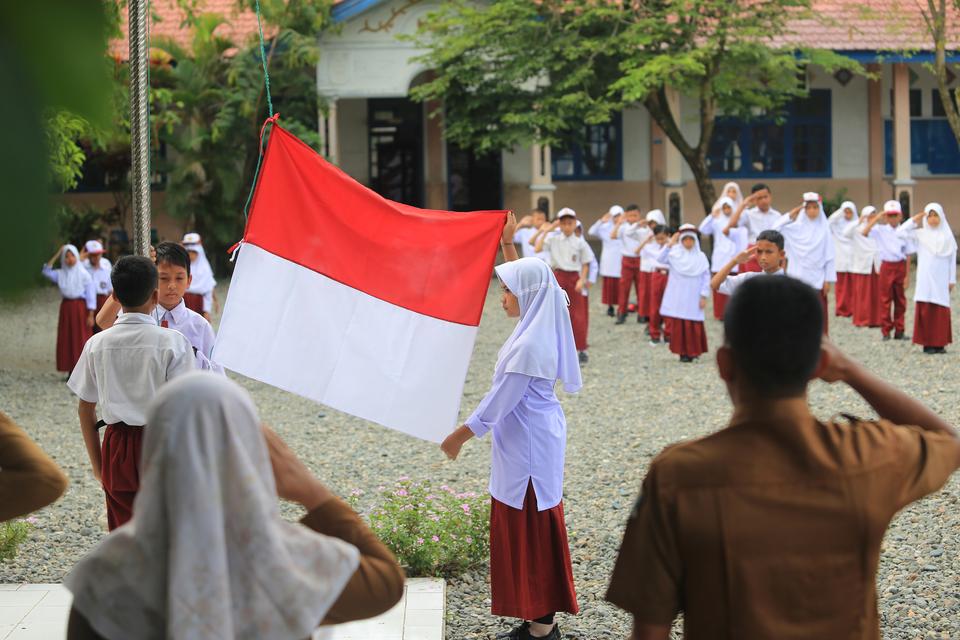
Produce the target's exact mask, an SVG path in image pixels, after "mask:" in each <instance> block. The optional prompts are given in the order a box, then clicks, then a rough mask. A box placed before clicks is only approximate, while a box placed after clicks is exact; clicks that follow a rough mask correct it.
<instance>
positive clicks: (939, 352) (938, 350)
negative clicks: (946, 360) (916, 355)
mask: <svg viewBox="0 0 960 640" xmlns="http://www.w3.org/2000/svg"><path fill="white" fill-rule="evenodd" d="M933 352H934V353H935V354H937V355H941V356H942V355H946V353H947V348H946V347H934V348H933Z"/></svg>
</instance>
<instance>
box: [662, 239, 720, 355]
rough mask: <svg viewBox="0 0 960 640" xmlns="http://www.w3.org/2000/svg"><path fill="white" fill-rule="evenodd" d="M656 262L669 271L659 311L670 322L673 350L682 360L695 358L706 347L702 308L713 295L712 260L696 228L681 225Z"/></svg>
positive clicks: (671, 346)
mask: <svg viewBox="0 0 960 640" xmlns="http://www.w3.org/2000/svg"><path fill="white" fill-rule="evenodd" d="M657 262H658V263H660V264H664V265H666V266H667V270H668V271H669V275H668V277H667V288H666V290H664V292H663V302H662V303H661V304H660V315H662V316H663V317H664V320H665V322H667V323H669V327H670V332H669V335H670V351H672V352H673V353H675V354H677V355H679V356H680V362H693V361H694V360H696V359H697V358H698V357H699V356H700V355H701V354H703V353H706V351H707V332H706V331H705V330H704V326H703V310H704V308H706V306H707V297H708V296H709V295H710V262H709V261H708V260H707V256H706V255H704V253H703V251H701V250H700V239H699V238H698V237H697V228H696V227H695V226H693V225H692V224H685V225H683V226H682V227H680V230H679V231H678V232H677V233H675V234H674V236H673V238H671V240H670V242H668V243H667V244H666V245H665V246H664V248H663V250H662V251H661V252H660V255H659V256H657Z"/></svg>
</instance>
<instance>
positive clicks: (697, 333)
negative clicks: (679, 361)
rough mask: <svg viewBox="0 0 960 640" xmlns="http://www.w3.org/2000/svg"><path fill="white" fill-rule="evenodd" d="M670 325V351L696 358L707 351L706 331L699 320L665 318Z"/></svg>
mask: <svg viewBox="0 0 960 640" xmlns="http://www.w3.org/2000/svg"><path fill="white" fill-rule="evenodd" d="M665 320H666V321H667V322H668V323H669V325H670V331H669V332H668V333H669V336H670V351H672V352H673V353H675V354H677V355H678V356H687V357H690V358H697V357H699V356H700V355H701V354H704V353H706V352H707V332H706V330H705V329H704V328H703V322H702V321H700V320H681V319H679V318H665Z"/></svg>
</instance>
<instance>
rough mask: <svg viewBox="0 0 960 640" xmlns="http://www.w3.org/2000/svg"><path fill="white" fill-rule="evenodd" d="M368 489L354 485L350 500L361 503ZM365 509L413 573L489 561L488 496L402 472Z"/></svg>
mask: <svg viewBox="0 0 960 640" xmlns="http://www.w3.org/2000/svg"><path fill="white" fill-rule="evenodd" d="M362 495H363V491H361V490H359V489H357V490H354V491H353V492H352V493H351V495H350V498H349V501H350V503H351V504H352V505H353V506H354V507H356V505H357V504H358V503H359V502H360V499H361V498H360V497H361V496H362ZM365 515H366V517H367V519H368V520H369V521H370V527H371V528H372V529H373V532H374V533H375V534H377V537H379V538H380V539H381V540H382V541H383V542H384V544H386V545H387V547H389V548H390V550H391V551H393V553H394V554H395V555H396V556H397V559H398V560H399V561H400V564H401V565H403V567H404V568H405V569H406V571H407V574H408V575H409V576H411V577H415V576H441V577H451V576H455V575H458V574H461V573H464V572H466V571H469V570H471V569H473V568H476V567H478V566H480V565H482V564H483V563H485V562H486V561H487V556H488V553H489V549H490V541H489V529H490V498H489V497H487V496H478V495H477V494H475V493H472V492H470V493H458V492H456V491H455V490H453V489H451V488H450V487H448V486H446V485H441V486H440V487H438V488H434V487H432V486H431V485H430V484H429V483H426V482H414V481H412V480H410V479H409V478H401V479H400V480H398V481H397V482H396V484H395V485H394V486H392V487H387V486H382V487H378V488H377V494H375V496H374V504H373V505H372V507H371V508H370V510H369V511H368V512H367V513H366V514H365Z"/></svg>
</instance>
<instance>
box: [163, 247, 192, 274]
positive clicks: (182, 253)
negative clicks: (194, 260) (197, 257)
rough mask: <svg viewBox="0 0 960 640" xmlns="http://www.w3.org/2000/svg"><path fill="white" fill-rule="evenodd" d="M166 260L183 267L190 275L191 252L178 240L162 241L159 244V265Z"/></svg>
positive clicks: (168, 262)
mask: <svg viewBox="0 0 960 640" xmlns="http://www.w3.org/2000/svg"><path fill="white" fill-rule="evenodd" d="M163 262H166V263H167V264H172V265H173V266H175V267H183V268H184V269H186V270H187V275H188V276H189V275H190V254H189V253H187V249H186V247H184V246H183V245H182V244H180V243H178V242H161V243H160V244H158V245H157V265H160V264H161V263H163Z"/></svg>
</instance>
